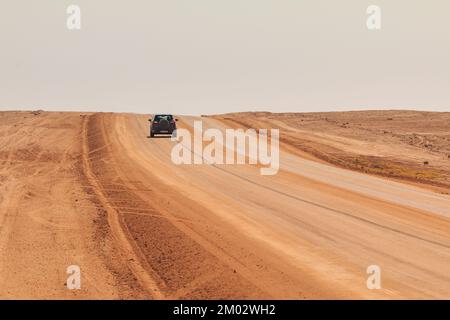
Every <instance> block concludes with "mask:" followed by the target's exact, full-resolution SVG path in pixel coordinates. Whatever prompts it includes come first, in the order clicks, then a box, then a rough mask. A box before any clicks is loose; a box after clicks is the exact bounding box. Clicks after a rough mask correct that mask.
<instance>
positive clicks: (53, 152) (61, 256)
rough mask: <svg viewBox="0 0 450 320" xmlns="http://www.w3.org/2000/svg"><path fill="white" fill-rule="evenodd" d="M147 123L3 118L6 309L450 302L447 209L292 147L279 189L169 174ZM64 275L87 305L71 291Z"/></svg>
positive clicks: (228, 178) (230, 171)
mask: <svg viewBox="0 0 450 320" xmlns="http://www.w3.org/2000/svg"><path fill="white" fill-rule="evenodd" d="M146 119H147V117H146V116H141V115H133V114H110V113H101V114H100V113H99V114H88V113H85V114H79V113H46V112H43V113H35V114H33V113H30V112H3V113H0V164H1V165H0V251H1V255H0V297H1V298H64V299H69V298H124V299H131V298H136V299H143V298H154V299H165V298H171V299H174V298H175V299H176V298H188V299H196V298H207V299H214V298H225V299H226V298H276V299H281V298H289V299H320V298H325V299H330V298H351V299H378V298H388V299H398V298H445V299H449V298H450V274H449V272H448V270H449V268H450V197H449V196H448V195H445V194H442V193H439V192H435V191H433V190H431V189H428V188H424V187H420V186H417V185H413V184H410V183H401V182H399V181H393V180H388V179H386V178H382V177H377V176H373V175H368V174H364V173H360V172H355V171H351V170H347V169H343V168H339V167H337V166H334V165H330V164H327V163H325V162H324V161H323V159H322V160H318V159H315V158H314V157H312V156H310V155H308V154H306V153H305V152H304V150H298V149H297V148H296V145H295V144H292V145H289V143H290V142H293V141H294V140H293V139H290V140H289V139H287V140H284V141H283V140H282V141H283V143H284V145H283V149H282V150H281V155H280V161H281V168H280V171H279V173H278V174H277V175H275V176H261V175H260V174H259V169H258V168H257V167H255V166H250V165H239V166H238V165H236V166H208V165H196V166H194V165H180V166H176V165H174V164H172V162H171V159H170V152H171V149H172V147H173V145H174V143H175V142H172V141H170V139H167V138H155V139H149V138H147V135H148V122H147V121H146ZM196 119H200V118H194V117H180V121H179V126H180V127H184V128H188V129H192V123H193V121H194V120H196ZM201 119H202V120H203V123H204V127H214V128H221V129H224V128H225V127H227V126H229V125H230V122H232V121H230V119H224V118H223V117H222V118H220V117H218V118H209V117H207V118H201ZM260 120H261V121H263V120H264V119H260ZM275 120H276V119H275ZM273 121H274V120H273V119H272V120H271V123H272V125H273V123H274V122H273ZM279 124H280V127H281V125H283V123H279ZM259 127H261V128H263V126H259ZM282 134H283V132H282ZM289 134H292V132H290V133H289ZM282 137H283V136H282ZM317 137H318V138H317V139H319V138H320V135H319V134H318V135H317ZM335 139H342V140H341V141H339V143H342V144H345V143H346V140H345V139H351V138H350V137H345V136H343V137H342V138H338V137H337V138H335ZM324 141H326V139H323V137H322V140H321V143H324ZM335 143H336V142H335ZM361 143H363V142H361ZM364 143H369V142H367V141H366V142H364ZM351 145H352V148H357V147H355V145H354V144H351ZM366 146H367V145H366ZM359 148H363V149H364V147H363V146H362V145H361V146H360V147H359ZM72 264H75V265H79V266H80V267H81V270H82V288H81V290H75V291H73V290H68V289H67V288H66V286H65V282H66V279H67V274H66V268H67V266H69V265H72ZM370 265H378V266H380V267H381V271H382V280H381V282H382V289H380V290H369V289H368V288H367V286H366V280H367V277H368V275H367V274H366V269H367V267H368V266H370Z"/></svg>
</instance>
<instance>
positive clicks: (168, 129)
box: [148, 114, 178, 138]
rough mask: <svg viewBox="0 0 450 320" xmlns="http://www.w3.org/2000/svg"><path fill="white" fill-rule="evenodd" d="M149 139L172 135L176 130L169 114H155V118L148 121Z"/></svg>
mask: <svg viewBox="0 0 450 320" xmlns="http://www.w3.org/2000/svg"><path fill="white" fill-rule="evenodd" d="M148 121H150V137H151V138H153V137H154V136H155V134H161V133H165V134H172V133H173V132H174V131H175V130H176V129H177V124H176V121H178V119H175V118H174V116H173V115H171V114H155V116H154V117H153V119H152V118H150V119H148Z"/></svg>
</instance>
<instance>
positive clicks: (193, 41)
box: [0, 0, 450, 114]
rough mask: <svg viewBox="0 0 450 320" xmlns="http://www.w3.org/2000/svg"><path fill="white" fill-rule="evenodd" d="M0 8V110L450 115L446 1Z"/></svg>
mask: <svg viewBox="0 0 450 320" xmlns="http://www.w3.org/2000/svg"><path fill="white" fill-rule="evenodd" d="M0 4H1V10H0V41H1V42H0V43H1V44H0V110H11V109H45V110H73V111H74V110H83V111H84V110H93V111H127V112H139V113H154V112H174V113H181V114H200V113H223V112H231V111H248V110H269V111H274V112H283V111H324V110H351V109H381V108H383V109H386V108H389V109H393V108H403V109H421V110H436V111H450V1H448V0H428V1H425V0H371V1H365V0H341V1H335V0H334V1H333V0H328V1H320V0H308V1H302V0H158V1H155V0H142V1H140V0H128V1H113V0H72V1H65V0H39V1H30V0H0ZM70 4H76V5H79V6H80V8H81V23H82V26H81V30H79V31H69V30H68V29H67V27H66V20H67V17H68V15H67V13H66V9H67V7H68V6H69V5H70ZM371 4H375V5H379V6H380V7H381V9H382V28H381V30H379V31H369V30H368V29H367V27H366V19H367V14H366V9H367V7H368V6H369V5H371Z"/></svg>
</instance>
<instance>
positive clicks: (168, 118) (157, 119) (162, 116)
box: [155, 114, 173, 121]
mask: <svg viewBox="0 0 450 320" xmlns="http://www.w3.org/2000/svg"><path fill="white" fill-rule="evenodd" d="M162 119H166V120H167V121H172V120H173V117H172V116H171V115H170V114H167V115H163V114H158V115H156V116H155V121H161V120H162Z"/></svg>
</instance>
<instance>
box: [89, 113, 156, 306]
mask: <svg viewBox="0 0 450 320" xmlns="http://www.w3.org/2000/svg"><path fill="white" fill-rule="evenodd" d="M90 117H91V116H86V117H85V119H84V120H83V130H82V148H83V150H82V166H83V171H84V174H85V176H86V178H87V180H88V182H89V184H90V185H91V186H92V190H93V192H94V194H95V195H96V197H97V199H98V200H99V202H100V204H101V205H102V207H103V208H104V209H105V210H106V213H107V221H108V225H109V227H110V229H111V231H112V235H113V238H114V240H115V242H116V244H117V245H118V247H119V248H120V249H121V251H122V253H123V255H124V257H125V258H126V259H125V260H126V261H127V265H128V266H129V268H130V270H131V271H132V272H133V274H134V276H135V277H136V278H137V280H138V281H139V283H140V284H141V286H142V287H143V288H144V289H145V290H146V291H148V292H149V293H150V294H151V295H152V296H153V297H154V298H155V299H164V298H165V297H164V295H163V294H162V292H161V290H160V288H159V287H158V285H157V283H156V281H155V280H154V279H153V278H152V277H151V276H150V275H149V273H148V272H147V270H146V269H145V268H144V267H143V266H142V265H141V264H140V262H139V261H140V258H139V257H138V256H137V255H136V253H135V251H134V249H133V246H132V245H131V244H130V242H129V241H128V237H127V235H126V233H125V232H124V230H123V228H122V225H121V221H120V218H119V214H118V212H117V211H116V210H115V209H114V207H113V206H111V205H110V203H109V201H108V199H107V197H106V196H105V194H104V193H103V191H102V188H101V185H100V183H99V181H98V180H97V177H96V175H95V174H94V173H93V170H92V168H91V163H90V159H89V154H90V151H89V143H88V139H89V136H88V121H89V118H90Z"/></svg>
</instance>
